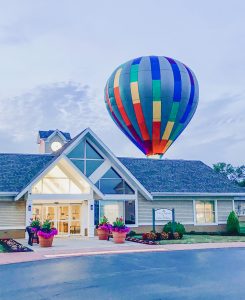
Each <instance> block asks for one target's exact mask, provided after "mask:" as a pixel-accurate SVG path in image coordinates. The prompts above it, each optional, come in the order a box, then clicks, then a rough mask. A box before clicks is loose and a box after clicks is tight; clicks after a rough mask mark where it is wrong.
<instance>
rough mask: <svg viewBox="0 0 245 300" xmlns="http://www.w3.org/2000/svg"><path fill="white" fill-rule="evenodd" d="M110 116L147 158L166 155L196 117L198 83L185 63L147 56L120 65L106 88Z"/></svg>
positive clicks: (106, 100)
mask: <svg viewBox="0 0 245 300" xmlns="http://www.w3.org/2000/svg"><path fill="white" fill-rule="evenodd" d="M105 103H106V106H107V109H108V111H109V114H110V115H111V117H112V119H113V121H114V122H115V123H116V124H117V126H118V127H119V128H120V129H121V130H122V131H123V132H124V133H125V135H126V136H127V137H128V138H129V139H130V140H131V141H132V142H133V143H134V144H135V145H136V146H137V147H138V148H139V149H140V150H141V151H142V152H143V153H144V154H146V155H156V154H159V155H162V154H164V153H165V152H166V151H167V149H168V148H169V147H170V146H171V145H172V144H173V142H174V141H175V140H176V139H177V137H178V136H179V135H180V134H181V132H182V131H183V130H184V129H185V127H186V126H187V124H188V123H189V122H190V120H191V118H192V117H193V115H194V113H195V111H196V108H197V104H198V82H197V79H196V77H195V74H194V73H193V71H191V70H190V69H189V68H188V67H187V66H186V65H184V64H183V63H181V62H179V61H177V60H174V59H172V58H169V57H164V56H145V57H139V58H136V59H133V60H130V61H128V62H126V63H124V64H122V65H120V66H119V67H118V68H116V70H115V71H114V72H113V73H112V75H111V76H110V78H109V79H108V81H107V84H106V87H105Z"/></svg>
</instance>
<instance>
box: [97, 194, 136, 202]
mask: <svg viewBox="0 0 245 300" xmlns="http://www.w3.org/2000/svg"><path fill="white" fill-rule="evenodd" d="M135 199H136V195H135V194H111V195H108V194H106V195H104V198H103V199H102V200H118V201H120V200H135Z"/></svg>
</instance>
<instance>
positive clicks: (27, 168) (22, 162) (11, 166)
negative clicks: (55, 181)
mask: <svg viewBox="0 0 245 300" xmlns="http://www.w3.org/2000/svg"><path fill="white" fill-rule="evenodd" d="M54 158H55V156H53V155H50V154H9V153H8V154H5V153H1V154H0V192H20V191H21V190H22V189H23V188H24V187H26V186H27V185H28V184H29V183H30V181H32V179H34V178H35V177H36V176H37V175H38V174H39V173H41V172H42V170H43V169H45V168H46V167H47V166H48V165H49V164H50V163H51V162H52V161H53V159H54Z"/></svg>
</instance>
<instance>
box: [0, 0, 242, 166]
mask: <svg viewBox="0 0 245 300" xmlns="http://www.w3.org/2000/svg"><path fill="white" fill-rule="evenodd" d="M244 11H245V3H244V1H236V0H235V1H219V0H216V1H188V0H185V1H181V0H179V1H174V0H173V1H171V3H170V1H164V0H161V1H160V0H159V1H157V0H155V1H154V0H153V1H146V0H140V1H137V0H134V1H126V0H124V1H120V2H119V1H106V0H105V1H98V0H97V1H95V0H90V1H82V0H80V1H75V0H72V1H68V0H67V1H61V0H58V1H55V0H53V1H48V0H46V1H45V0H42V1H41V0H36V1H31V0H30V1H27V0H26V1H24V0H23V1H17V0H16V1H7V2H2V5H1V11H0V151H1V152H27V153H29V152H31V153H35V152H36V151H37V145H36V144H35V143H36V133H37V131H38V130H39V129H42V130H46V129H56V128H59V129H61V130H67V131H70V132H71V133H72V135H75V134H76V133H78V132H79V131H81V130H83V129H84V127H87V126H89V127H91V128H92V129H93V130H94V131H95V132H96V133H97V134H98V135H99V136H100V137H101V138H102V140H104V142H105V143H106V144H107V145H108V146H109V147H110V148H111V149H112V150H113V151H114V153H116V154H117V155H120V156H122V155H123V156H142V154H141V153H140V151H139V150H137V148H136V147H135V146H134V145H132V144H131V142H130V141H129V140H128V139H127V138H125V137H124V136H123V134H122V133H121V131H120V130H119V129H118V128H117V127H116V125H114V123H113V122H112V121H111V119H110V117H109V114H108V113H107V111H106V109H105V106H104V101H103V89H104V86H105V83H106V80H107V78H108V77H109V76H110V74H111V72H112V71H113V70H114V69H115V67H117V66H118V65H119V64H121V63H123V62H125V61H127V60H129V59H131V58H134V57H138V56H141V55H150V54H155V55H166V56H170V57H173V58H176V59H178V60H180V61H182V62H184V63H185V64H187V65H188V66H189V67H190V68H191V69H192V70H193V71H194V72H195V74H196V76H197V78H198V81H199V85H200V100H199V101H200V102H199V106H198V109H197V112H196V114H195V116H194V118H193V119H192V121H191V123H190V124H189V126H188V127H187V129H186V130H185V132H184V133H183V134H182V135H181V136H180V137H179V139H178V140H177V141H176V142H175V143H174V144H173V146H172V147H171V148H170V149H169V151H168V152H167V154H166V158H181V159H200V160H203V161H204V162H206V163H208V164H211V163H214V162H217V161H226V162H231V163H233V164H235V165H238V164H244V150H245V138H244V137H245V133H244V132H245V117H244V116H245V84H244V82H245V42H244V41H245V18H244ZM112 136H113V138H112Z"/></svg>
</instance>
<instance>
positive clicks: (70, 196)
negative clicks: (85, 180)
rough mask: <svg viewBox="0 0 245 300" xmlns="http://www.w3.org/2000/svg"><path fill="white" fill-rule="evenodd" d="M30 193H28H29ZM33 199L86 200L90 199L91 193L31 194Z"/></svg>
mask: <svg viewBox="0 0 245 300" xmlns="http://www.w3.org/2000/svg"><path fill="white" fill-rule="evenodd" d="M29 195H30V194H29ZM31 197H32V199H33V200H40V201H42V200H53V201H54V202H56V201H57V200H67V201H73V200H81V201H83V200H88V199H92V198H93V195H92V194H91V193H90V194H68V195H67V194H31Z"/></svg>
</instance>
